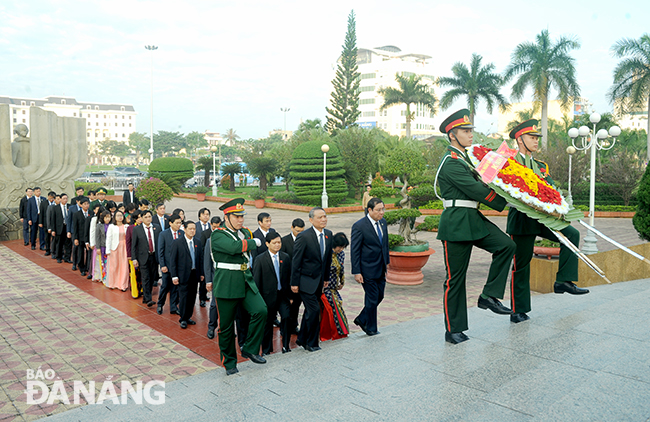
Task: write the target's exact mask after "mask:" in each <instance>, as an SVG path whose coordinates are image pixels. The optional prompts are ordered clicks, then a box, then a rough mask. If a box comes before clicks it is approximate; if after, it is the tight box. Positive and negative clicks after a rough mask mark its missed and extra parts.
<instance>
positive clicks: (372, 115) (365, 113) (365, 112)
mask: <svg viewBox="0 0 650 422" xmlns="http://www.w3.org/2000/svg"><path fill="white" fill-rule="evenodd" d="M363 117H375V112H374V111H364V112H363Z"/></svg>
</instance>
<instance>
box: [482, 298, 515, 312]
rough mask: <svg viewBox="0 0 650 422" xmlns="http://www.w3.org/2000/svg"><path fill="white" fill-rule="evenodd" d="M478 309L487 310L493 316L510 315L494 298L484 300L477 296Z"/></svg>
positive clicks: (508, 310) (507, 309) (508, 309)
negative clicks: (492, 313)
mask: <svg viewBox="0 0 650 422" xmlns="http://www.w3.org/2000/svg"><path fill="white" fill-rule="evenodd" d="M478 307H479V308H481V309H489V310H491V311H492V312H494V313H495V314H501V315H510V314H512V311H511V310H510V308H506V307H505V306H503V303H501V302H499V299H497V298H495V297H490V298H487V299H484V298H483V296H479V298H478Z"/></svg>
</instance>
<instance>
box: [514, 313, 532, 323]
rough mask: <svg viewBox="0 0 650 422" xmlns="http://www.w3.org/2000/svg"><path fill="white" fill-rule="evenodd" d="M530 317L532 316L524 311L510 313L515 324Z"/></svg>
mask: <svg viewBox="0 0 650 422" xmlns="http://www.w3.org/2000/svg"><path fill="white" fill-rule="evenodd" d="M529 319H530V317H529V316H528V315H526V314H525V313H523V312H517V313H515V314H512V315H510V322H514V323H515V324H516V323H518V322H522V321H528V320H529Z"/></svg>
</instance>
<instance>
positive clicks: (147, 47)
mask: <svg viewBox="0 0 650 422" xmlns="http://www.w3.org/2000/svg"><path fill="white" fill-rule="evenodd" d="M144 48H146V49H147V50H149V51H151V113H150V114H151V128H150V132H149V142H150V146H149V155H150V156H149V164H151V162H152V161H153V52H154V51H155V50H158V47H157V46H155V45H145V46H144Z"/></svg>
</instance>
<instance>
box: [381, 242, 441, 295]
mask: <svg viewBox="0 0 650 422" xmlns="http://www.w3.org/2000/svg"><path fill="white" fill-rule="evenodd" d="M433 253H435V251H434V250H433V249H431V248H430V247H429V243H428V242H427V243H426V244H424V245H413V246H398V247H395V248H393V249H391V250H390V251H389V252H388V254H389V255H390V264H388V268H387V270H386V282H388V283H390V284H396V285H399V286H417V285H418V284H422V282H423V281H424V275H422V268H423V267H424V266H425V265H426V263H427V261H429V256H431V254H433Z"/></svg>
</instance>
